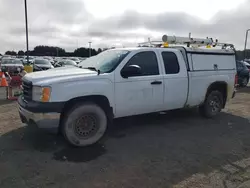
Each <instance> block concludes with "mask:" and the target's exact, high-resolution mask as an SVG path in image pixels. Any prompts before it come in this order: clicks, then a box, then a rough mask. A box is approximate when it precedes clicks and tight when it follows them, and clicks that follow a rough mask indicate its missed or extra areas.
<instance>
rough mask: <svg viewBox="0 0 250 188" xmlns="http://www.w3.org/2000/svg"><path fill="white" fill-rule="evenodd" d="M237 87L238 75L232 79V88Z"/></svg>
mask: <svg viewBox="0 0 250 188" xmlns="http://www.w3.org/2000/svg"><path fill="white" fill-rule="evenodd" d="M236 85H238V75H237V74H236V75H235V77H234V86H236Z"/></svg>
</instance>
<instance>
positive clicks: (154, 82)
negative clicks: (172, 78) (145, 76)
mask: <svg viewBox="0 0 250 188" xmlns="http://www.w3.org/2000/svg"><path fill="white" fill-rule="evenodd" d="M160 84H162V81H153V82H151V85H160Z"/></svg>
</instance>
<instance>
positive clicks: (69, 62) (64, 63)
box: [55, 59, 77, 67]
mask: <svg viewBox="0 0 250 188" xmlns="http://www.w3.org/2000/svg"><path fill="white" fill-rule="evenodd" d="M65 66H77V63H76V62H75V61H73V60H69V59H67V60H61V61H59V62H57V63H56V64H55V67H65Z"/></svg>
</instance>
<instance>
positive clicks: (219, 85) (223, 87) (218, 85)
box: [206, 82, 227, 108]
mask: <svg viewBox="0 0 250 188" xmlns="http://www.w3.org/2000/svg"><path fill="white" fill-rule="evenodd" d="M215 90H217V91H220V92H221V93H222V95H223V108H224V107H225V105H226V101H227V83H226V82H214V83H212V84H211V85H210V86H209V87H208V89H207V94H206V97H207V96H208V95H209V93H210V92H211V91H215Z"/></svg>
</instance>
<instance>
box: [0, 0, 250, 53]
mask: <svg viewBox="0 0 250 188" xmlns="http://www.w3.org/2000/svg"><path fill="white" fill-rule="evenodd" d="M27 5H28V22H29V46H30V49H33V48H34V47H35V46H36V45H51V46H59V47H62V48H64V49H66V51H73V50H74V49H76V48H77V47H88V42H90V41H91V42H92V47H93V48H98V47H101V48H105V47H112V46H116V47H122V46H125V47H126V46H136V45H137V43H138V42H143V41H146V40H147V38H148V37H150V38H151V39H152V40H153V39H156V40H159V39H161V36H162V35H164V34H167V35H175V36H188V33H189V32H191V33H192V37H202V38H203V37H204V38H205V37H212V38H216V39H218V40H219V42H227V43H233V44H235V46H236V47H237V48H238V49H243V47H244V40H245V32H246V29H248V28H250V9H249V8H250V0H148V1H142V0H27ZM248 46H249V47H248V48H250V33H249V42H248ZM25 49H26V41H25V17H24V2H23V0H0V53H4V52H5V51H7V50H15V51H18V50H25Z"/></svg>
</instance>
